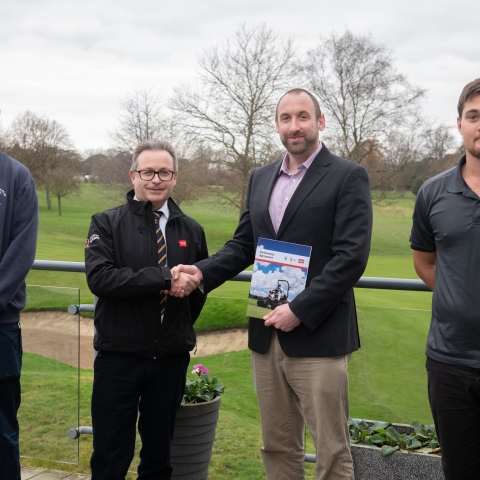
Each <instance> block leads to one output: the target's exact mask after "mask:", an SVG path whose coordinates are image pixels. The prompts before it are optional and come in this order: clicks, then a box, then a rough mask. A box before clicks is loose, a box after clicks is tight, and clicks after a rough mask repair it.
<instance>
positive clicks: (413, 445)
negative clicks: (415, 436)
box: [405, 440, 422, 450]
mask: <svg viewBox="0 0 480 480" xmlns="http://www.w3.org/2000/svg"><path fill="white" fill-rule="evenodd" d="M405 448H406V449H407V450H416V449H418V448H422V443H421V442H419V441H418V440H414V441H413V442H412V443H410V444H409V445H407V446H406V447H405Z"/></svg>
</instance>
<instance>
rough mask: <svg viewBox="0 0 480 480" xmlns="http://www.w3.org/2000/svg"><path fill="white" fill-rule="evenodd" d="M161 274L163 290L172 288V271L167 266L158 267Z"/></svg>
mask: <svg viewBox="0 0 480 480" xmlns="http://www.w3.org/2000/svg"><path fill="white" fill-rule="evenodd" d="M160 270H161V271H162V275H163V282H164V287H163V290H170V289H171V288H172V279H173V277H172V272H171V271H170V269H169V268H168V267H160Z"/></svg>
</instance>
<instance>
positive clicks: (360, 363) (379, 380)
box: [349, 291, 433, 424]
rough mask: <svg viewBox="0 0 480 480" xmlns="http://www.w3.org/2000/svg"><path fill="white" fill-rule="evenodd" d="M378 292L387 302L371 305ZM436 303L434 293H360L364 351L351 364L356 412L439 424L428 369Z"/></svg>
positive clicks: (358, 415) (375, 417)
mask: <svg viewBox="0 0 480 480" xmlns="http://www.w3.org/2000/svg"><path fill="white" fill-rule="evenodd" d="M377 293H381V294H383V299H384V300H383V301H382V302H379V303H380V304H377V305H367V304H366V303H368V302H369V301H371V300H372V298H373V297H372V296H376V294H377ZM422 296H423V297H422ZM430 302H431V294H429V293H421V292H390V291H371V292H368V293H366V294H364V295H362V294H361V293H360V294H359V292H358V291H357V312H358V322H359V329H360V341H361V349H360V350H359V351H357V352H355V353H353V355H352V359H351V361H350V364H349V383H350V390H349V392H350V416H352V417H356V418H364V419H371V420H383V421H390V422H395V423H407V424H408V423H410V422H411V421H412V420H418V421H419V422H421V423H428V424H430V423H433V420H432V416H431V412H430V407H429V403H428V393H427V374H426V370H425V360H426V357H425V345H426V340H427V334H428V329H429V325H430V317H431V310H430ZM412 304H413V305H414V306H415V308H412ZM394 305H397V306H394ZM399 305H405V307H403V306H399Z"/></svg>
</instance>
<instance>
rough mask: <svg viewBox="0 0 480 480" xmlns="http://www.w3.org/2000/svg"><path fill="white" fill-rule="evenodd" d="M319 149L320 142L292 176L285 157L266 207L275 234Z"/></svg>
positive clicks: (287, 157)
mask: <svg viewBox="0 0 480 480" xmlns="http://www.w3.org/2000/svg"><path fill="white" fill-rule="evenodd" d="M321 149H322V143H321V142H320V145H319V147H318V148H317V149H316V150H315V152H313V154H312V155H311V156H310V157H308V159H307V160H306V161H305V162H303V163H302V164H301V165H299V166H298V167H297V171H296V172H295V173H294V174H291V173H290V171H289V170H288V162H289V156H288V153H287V154H286V155H285V157H284V159H283V162H282V166H281V168H280V171H279V172H278V178H277V181H276V182H275V185H274V187H273V190H272V195H271V196H270V203H269V205H268V212H269V213H270V218H271V219H272V223H273V228H274V229H275V232H278V228H279V227H280V224H281V223H282V218H283V214H284V213H285V210H286V208H287V206H288V202H289V201H290V199H291V198H292V195H293V194H294V193H295V190H296V189H297V187H298V184H299V183H300V182H301V180H302V178H303V177H304V176H305V173H307V170H308V167H309V166H310V165H311V164H312V162H313V159H314V158H315V157H316V156H317V155H318V153H319V152H320V150H321Z"/></svg>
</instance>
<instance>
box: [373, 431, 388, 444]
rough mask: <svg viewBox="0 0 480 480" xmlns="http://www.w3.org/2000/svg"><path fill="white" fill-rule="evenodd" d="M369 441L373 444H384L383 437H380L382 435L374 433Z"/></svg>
mask: <svg viewBox="0 0 480 480" xmlns="http://www.w3.org/2000/svg"><path fill="white" fill-rule="evenodd" d="M370 441H371V442H372V443H375V444H380V445H381V444H382V443H385V437H382V435H380V434H378V433H376V434H375V435H372V436H371V437H370Z"/></svg>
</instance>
